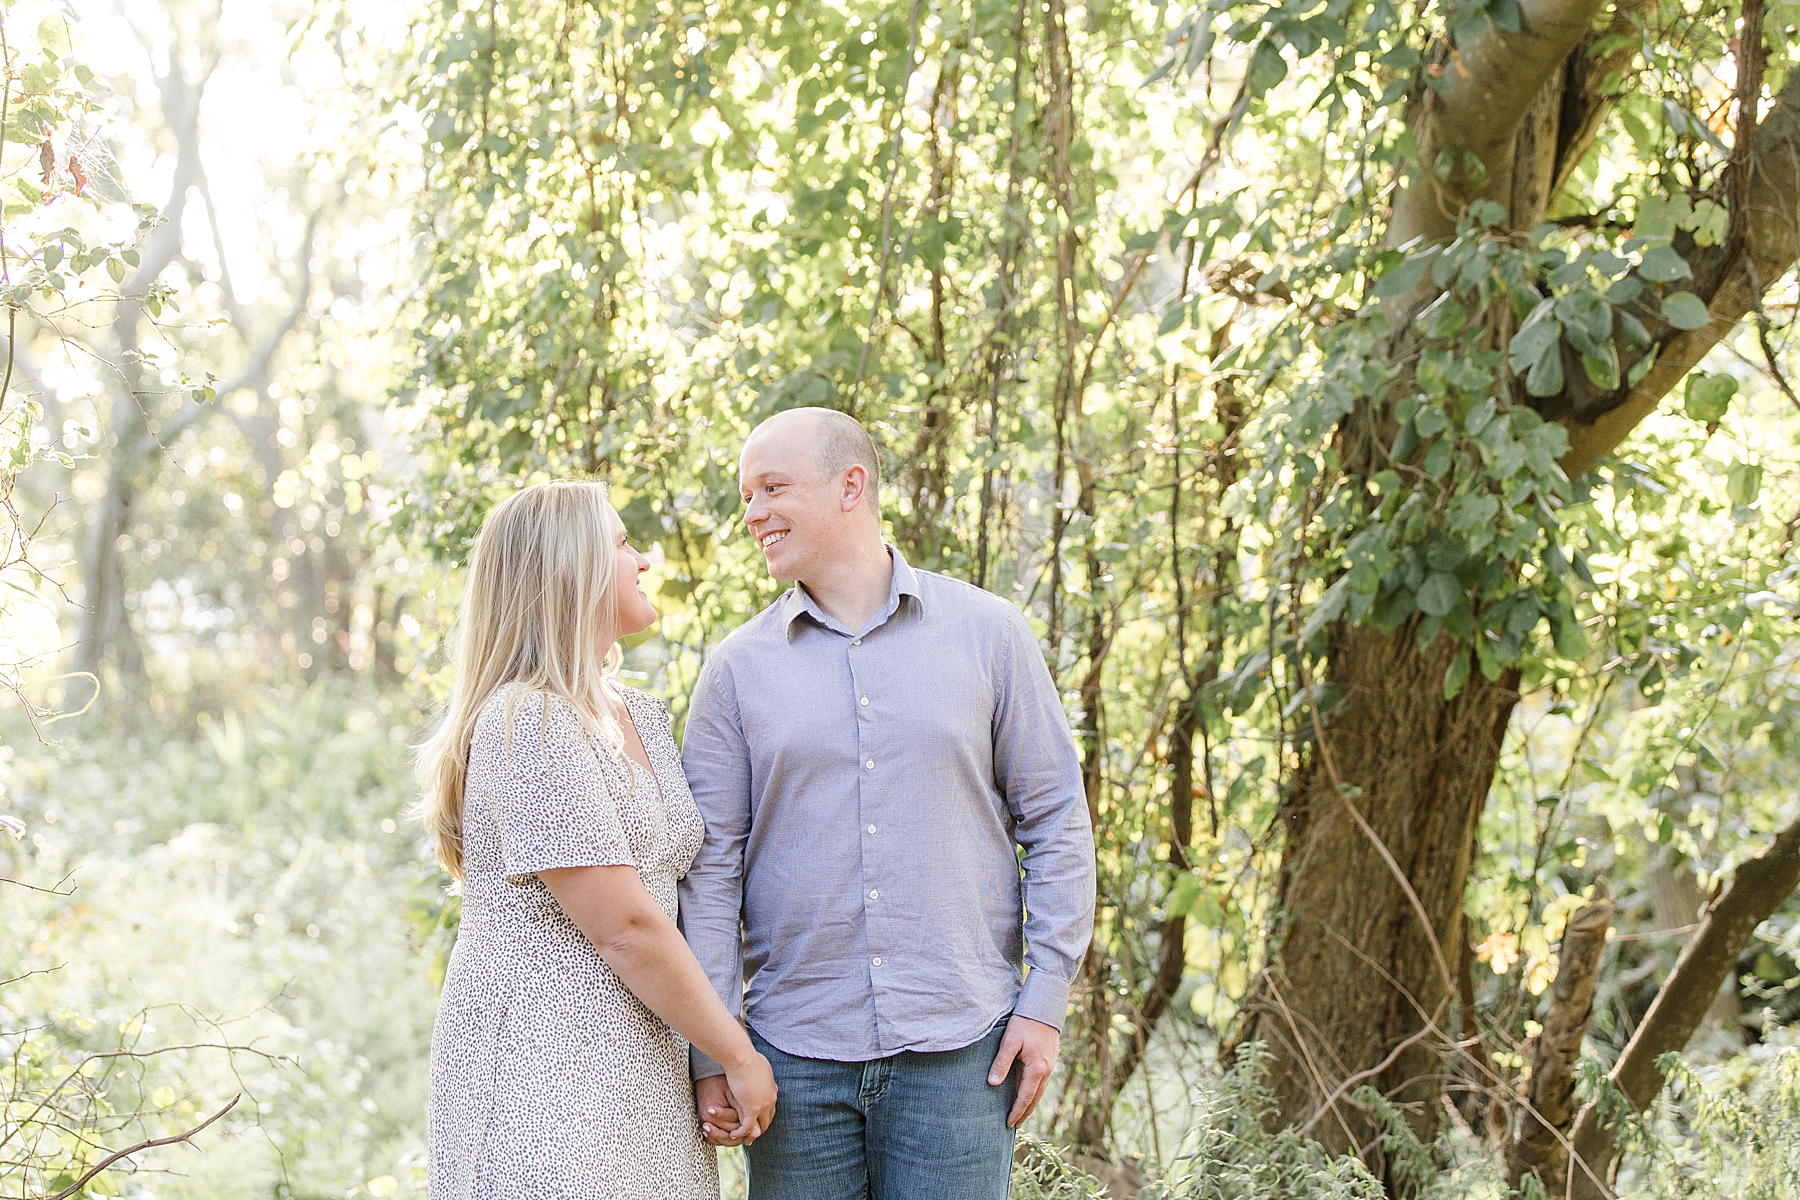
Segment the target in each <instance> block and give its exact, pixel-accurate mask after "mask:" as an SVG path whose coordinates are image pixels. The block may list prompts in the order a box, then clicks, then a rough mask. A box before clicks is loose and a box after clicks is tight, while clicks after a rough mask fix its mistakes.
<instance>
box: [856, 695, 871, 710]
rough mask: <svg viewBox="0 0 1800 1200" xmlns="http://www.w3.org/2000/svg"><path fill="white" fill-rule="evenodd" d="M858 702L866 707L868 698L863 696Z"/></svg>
mask: <svg viewBox="0 0 1800 1200" xmlns="http://www.w3.org/2000/svg"><path fill="white" fill-rule="evenodd" d="M858 703H860V704H862V705H864V706H865V707H866V706H867V705H868V703H869V698H868V697H867V696H864V697H863V698H862V699H861V700H860V701H859V702H858Z"/></svg>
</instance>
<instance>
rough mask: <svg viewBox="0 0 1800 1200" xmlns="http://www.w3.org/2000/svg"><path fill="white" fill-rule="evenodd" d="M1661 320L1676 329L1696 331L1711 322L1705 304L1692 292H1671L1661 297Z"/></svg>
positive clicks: (1710, 315)
mask: <svg viewBox="0 0 1800 1200" xmlns="http://www.w3.org/2000/svg"><path fill="white" fill-rule="evenodd" d="M1662 315H1663V320H1665V321H1667V322H1668V323H1669V324H1671V325H1673V326H1674V327H1675V328H1677V329H1698V328H1700V327H1701V326H1702V325H1705V324H1707V323H1708V322H1709V321H1711V320H1712V314H1711V313H1709V312H1707V311H1706V302H1705V301H1704V300H1702V299H1700V297H1698V296H1696V295H1694V293H1692V292H1672V293H1670V294H1669V295H1667V296H1664V297H1663V302H1662Z"/></svg>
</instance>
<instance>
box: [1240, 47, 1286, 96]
mask: <svg viewBox="0 0 1800 1200" xmlns="http://www.w3.org/2000/svg"><path fill="white" fill-rule="evenodd" d="M1287 73H1288V65H1287V59H1285V58H1283V57H1281V47H1279V46H1277V45H1276V44H1275V39H1274V37H1273V36H1270V37H1266V38H1264V39H1263V40H1262V41H1260V42H1258V43H1257V44H1256V53H1254V54H1252V55H1251V56H1250V69H1249V71H1248V72H1247V73H1246V74H1245V76H1244V87H1245V89H1246V90H1247V91H1248V92H1249V93H1250V94H1251V95H1252V96H1261V95H1263V94H1264V93H1266V92H1267V91H1268V90H1269V89H1270V88H1272V87H1274V86H1275V85H1276V84H1278V83H1280V82H1281V81H1282V80H1284V79H1286V78H1287Z"/></svg>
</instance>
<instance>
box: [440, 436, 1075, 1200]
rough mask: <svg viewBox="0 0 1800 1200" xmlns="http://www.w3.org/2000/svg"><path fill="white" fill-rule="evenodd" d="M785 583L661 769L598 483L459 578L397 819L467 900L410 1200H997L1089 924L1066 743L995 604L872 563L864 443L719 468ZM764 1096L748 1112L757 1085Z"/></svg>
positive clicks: (893, 563) (620, 532)
mask: <svg viewBox="0 0 1800 1200" xmlns="http://www.w3.org/2000/svg"><path fill="white" fill-rule="evenodd" d="M739 468H740V469H739V487H740V492H741V494H742V497H743V501H744V505H745V510H744V523H745V524H746V525H747V526H748V528H749V530H750V533H751V534H752V536H754V537H755V538H756V540H757V544H758V546H759V547H760V548H761V550H762V552H763V555H764V558H765V559H766V561H767V564H768V569H769V573H770V575H772V576H773V577H774V578H776V579H783V580H792V581H793V582H794V586H793V587H792V588H791V589H789V590H788V591H787V592H786V593H785V594H784V595H782V596H781V598H780V599H778V600H776V601H775V602H774V603H773V604H771V605H770V606H769V607H768V608H766V609H764V610H763V611H762V612H761V613H759V614H757V615H756V616H755V617H753V618H751V619H750V620H749V621H747V622H746V623H745V624H744V625H743V626H741V627H740V628H739V629H737V630H736V631H735V632H734V633H732V634H731V635H730V636H729V637H727V638H726V639H725V640H724V641H723V642H722V643H720V644H719V645H718V646H717V647H716V648H714V649H713V650H712V652H711V653H710V654H709V655H708V656H707V659H706V662H705V664H704V665H703V667H702V669H701V672H700V677H699V680H698V681H697V682H696V684H695V686H694V693H693V696H692V698H691V701H690V703H689V706H688V718H687V726H686V731H685V736H684V738H683V744H682V746H681V748H680V749H679V750H678V749H677V748H676V745H675V742H674V738H673V736H672V734H671V731H670V725H669V716H668V713H667V711H666V710H665V709H664V708H663V707H662V705H661V703H660V702H659V701H657V700H654V699H652V698H650V697H649V696H646V695H645V694H643V693H642V692H639V691H636V690H634V689H632V688H630V687H626V686H625V685H623V684H621V683H619V682H618V680H617V679H616V677H615V675H614V668H615V667H616V665H617V663H618V659H619V649H618V642H619V639H620V638H623V637H626V636H629V635H631V634H634V633H639V632H641V631H643V630H644V629H647V628H648V627H649V626H650V625H651V624H652V623H653V622H654V621H655V620H656V611H655V609H653V608H652V607H651V605H650V601H649V599H648V598H647V597H646V596H645V595H644V592H643V590H642V589H641V587H640V586H639V577H640V576H641V574H642V573H643V572H644V571H645V570H646V569H647V568H648V566H649V563H648V561H647V560H646V559H645V558H644V556H643V555H642V554H640V553H639V552H638V551H637V550H635V549H634V548H633V547H632V546H631V545H630V544H629V542H628V541H627V540H626V536H625V530H624V527H623V526H622V524H621V523H620V521H619V517H618V515H617V514H616V513H615V512H614V511H613V509H612V507H611V505H610V504H608V502H607V500H606V494H605V491H604V489H603V488H602V486H601V485H599V484H593V483H548V484H538V485H535V486H532V487H528V488H525V489H523V490H521V491H519V492H517V493H516V494H514V495H513V496H511V497H509V498H508V499H506V500H505V501H503V502H502V503H501V504H499V505H498V506H497V507H496V508H495V509H494V510H493V512H492V513H491V514H490V515H489V517H488V518H487V521H486V523H485V524H484V525H483V527H482V530H481V533H480V536H479V537H478V538H477V540H476V544H475V550H474V553H473V555H472V556H471V558H470V561H469V568H468V579H467V583H466V588H465V592H464V599H463V606H462V612H461V616H460V631H459V640H458V651H457V658H456V663H455V667H456V682H455V687H454V691H453V693H452V696H451V700H450V704H449V708H448V712H447V714H446V716H445V719H444V721H443V724H442V726H441V727H440V729H439V730H438V732H437V733H436V734H435V735H434V737H433V738H432V740H431V741H430V742H429V743H427V745H426V746H425V748H424V751H423V754H422V757H421V770H422V778H423V781H424V791H425V794H424V798H423V801H422V803H421V811H422V813H423V815H424V818H425V822H426V825H427V827H428V828H429V829H430V831H431V832H432V834H433V835H434V836H435V838H436V842H437V848H438V854H439V857H440V859H441V860H442V862H443V864H444V866H445V867H446V868H448V869H449V871H450V873H451V874H452V875H453V876H454V877H456V878H457V879H458V880H459V881H460V883H461V888H462V893H463V913H462V923H461V927H460V930H459V932H458V935H457V941H456V947H455V949H454V951H453V952H452V954H451V957H450V966H449V972H448V975H447V976H446V978H445V981H444V989H443V995H442V998H441V1000H440V1003H439V1009H438V1016H437V1024H436V1027H435V1030H434V1032H433V1035H432V1061H431V1098H430V1172H431V1195H432V1197H433V1200H602V1198H606V1200H611V1198H618V1200H706V1198H709V1197H716V1196H717V1195H718V1193H719V1181H718V1169H717V1164H716V1161H715V1157H714V1152H713V1149H712V1147H713V1146H735V1145H743V1146H745V1147H746V1157H747V1161H748V1172H749V1186H750V1195H751V1197H752V1198H753V1200H861V1198H864V1197H871V1198H873V1200H904V1198H910V1197H924V1196H930V1197H931V1198H932V1200H999V1198H1001V1197H1004V1196H1006V1195H1007V1192H1008V1187H1009V1181H1010V1178H1011V1171H1012V1150H1013V1138H1014V1130H1015V1129H1016V1128H1017V1127H1018V1125H1019V1123H1020V1122H1022V1121H1023V1120H1024V1119H1025V1118H1026V1116H1028V1115H1029V1114H1030V1112H1031V1110H1032V1108H1033V1107H1034V1106H1035V1105H1036V1104H1037V1102H1038V1099H1039V1097H1040V1096H1041V1095H1042V1094H1043V1091H1044V1088H1045V1085H1046V1083H1047V1081H1048V1078H1049V1075H1050V1072H1051V1070H1052V1068H1053V1067H1054V1066H1055V1064H1056V1056H1057V1049H1058V1039H1059V1036H1060V1035H1059V1030H1060V1029H1061V1027H1062V1023H1063V1017H1064V1013H1065V1010H1066V1009H1067V1007H1068V997H1069V985H1070V982H1071V980H1072V979H1073V978H1074V975H1075V971H1076V970H1077V968H1078V966H1079V964H1080V962H1081V959H1082V956H1083V955H1084V954H1085V953H1086V950H1087V945H1088V938H1089V936H1090V933H1091V931H1092V927H1093V913H1094V844H1093V833H1092V829H1091V827H1090V824H1089V816H1088V810H1087V803H1086V799H1085V796H1084V793H1083V789H1082V782H1081V775H1080V770H1079V766H1078V764H1077V761H1076V755H1075V747H1074V744H1073V741H1072V740H1071V738H1070V735H1069V729H1068V724H1067V721H1066V719H1065V717H1064V714H1063V709H1062V704H1061V701H1060V699H1059V697H1058V695H1057V691H1056V687H1055V685H1054V684H1053V682H1052V681H1051V678H1050V674H1049V671H1048V670H1047V669H1046V667H1045V665H1044V659H1043V656H1042V653H1041V652H1040V650H1039V648H1038V643H1037V640H1036V638H1035V637H1034V636H1033V634H1032V632H1031V628H1030V626H1029V625H1028V624H1027V623H1026V621H1025V618H1024V617H1023V616H1022V615H1021V614H1020V612H1019V611H1018V610H1017V609H1016V608H1014V607H1013V606H1012V605H1010V604H1008V603H1007V602H1005V601H1004V600H1001V599H998V598H996V597H994V596H992V595H990V594H988V593H987V592H984V591H982V590H980V589H978V588H975V587H973V586H971V585H969V584H965V583H961V582H959V581H956V580H953V579H950V578H947V577H945V576H942V575H937V574H933V573H931V572H927V571H920V570H916V569H914V568H913V567H911V566H909V565H908V564H907V563H906V561H905V559H903V558H902V557H901V556H900V554H899V552H898V551H896V550H894V549H893V548H892V547H890V546H887V545H885V544H884V543H883V541H882V533H881V518H880V512H879V509H878V505H877V500H876V495H877V489H878V486H879V482H880V480H879V474H880V465H879V459H878V458H877V456H876V452H875V446H874V443H873V442H872V441H871V439H870V437H869V435H868V433H867V432H866V431H865V430H864V429H863V427H862V426H861V425H860V424H858V423H857V422H856V421H855V420H854V419H852V418H851V417H849V416H847V415H845V414H843V413H838V412H834V411H831V410H828V409H793V410H789V411H787V412H783V413H780V414H778V415H776V416H775V417H772V418H770V419H769V420H768V421H765V422H764V423H763V424H761V425H760V426H758V427H757V428H756V430H755V431H754V432H753V433H752V434H751V436H750V438H749V440H748V441H747V442H746V443H745V445H744V448H743V453H742V456H741V458H740V460H739ZM778 1089H779V1100H777V1090H778Z"/></svg>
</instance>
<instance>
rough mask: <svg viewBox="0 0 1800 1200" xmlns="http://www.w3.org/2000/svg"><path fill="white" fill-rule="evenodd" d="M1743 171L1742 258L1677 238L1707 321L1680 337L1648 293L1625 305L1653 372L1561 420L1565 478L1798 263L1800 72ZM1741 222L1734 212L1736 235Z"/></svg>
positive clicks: (1624, 431)
mask: <svg viewBox="0 0 1800 1200" xmlns="http://www.w3.org/2000/svg"><path fill="white" fill-rule="evenodd" d="M1740 136H1742V135H1740ZM1749 164H1750V165H1749V172H1748V174H1749V184H1748V195H1749V200H1748V204H1747V207H1746V209H1745V211H1744V213H1743V214H1742V218H1741V219H1742V221H1743V223H1744V226H1745V235H1744V241H1743V247H1744V248H1743V253H1742V254H1741V255H1737V256H1732V255H1730V254H1728V253H1727V247H1725V246H1699V245H1696V244H1695V243H1694V240H1693V236H1692V235H1691V234H1687V233H1683V234H1682V235H1681V236H1679V237H1677V238H1676V240H1675V249H1676V250H1677V252H1679V253H1680V254H1681V256H1682V257H1683V258H1685V259H1686V260H1687V262H1688V265H1689V266H1690V267H1691V268H1692V269H1693V272H1694V278H1693V280H1692V281H1691V283H1689V284H1685V285H1683V286H1691V287H1692V288H1693V289H1694V290H1695V291H1697V292H1699V294H1700V295H1702V296H1707V295H1708V294H1709V293H1710V300H1709V303H1708V306H1707V307H1708V311H1709V312H1710V313H1711V314H1712V320H1711V321H1710V322H1709V323H1708V324H1706V325H1703V326H1701V327H1700V328H1699V329H1690V330H1687V331H1681V330H1677V329H1675V328H1674V327H1673V326H1671V325H1670V324H1669V323H1668V322H1667V321H1665V320H1663V319H1662V316H1661V310H1660V307H1659V302H1658V300H1657V299H1656V298H1655V297H1654V296H1653V295H1651V294H1649V293H1646V294H1645V296H1644V297H1642V298H1640V299H1639V300H1637V301H1634V302H1633V304H1632V306H1631V308H1632V309H1633V311H1634V314H1635V315H1636V316H1637V317H1638V319H1639V320H1641V321H1643V322H1644V325H1645V327H1646V328H1647V329H1649V330H1650V334H1651V339H1652V345H1653V346H1655V347H1656V362H1655V365H1653V366H1652V367H1651V368H1650V370H1649V371H1648V372H1647V373H1646V374H1645V375H1644V377H1643V379H1642V380H1640V381H1639V383H1638V384H1637V386H1636V387H1634V388H1631V389H1630V391H1628V392H1609V393H1606V394H1605V395H1604V396H1597V397H1593V398H1592V399H1591V400H1590V401H1588V402H1586V403H1583V402H1581V401H1579V400H1578V401H1576V402H1574V403H1573V404H1571V405H1570V406H1569V410H1568V411H1567V412H1566V413H1564V414H1561V416H1562V419H1563V423H1564V425H1565V426H1566V427H1567V428H1568V431H1569V451H1568V453H1567V454H1565V455H1563V458H1562V462H1561V466H1562V469H1563V471H1564V472H1565V473H1566V474H1568V475H1569V476H1570V477H1571V478H1573V477H1574V476H1576V475H1579V474H1581V473H1582V472H1584V471H1586V470H1587V469H1588V468H1589V467H1591V466H1593V465H1594V463H1595V461H1596V460H1598V459H1599V458H1600V457H1601V456H1603V455H1606V454H1610V453H1611V452H1612V451H1613V449H1614V448H1615V447H1616V446H1618V444H1619V443H1620V442H1622V441H1624V440H1625V438H1626V436H1627V435H1629V434H1630V433H1631V431H1632V430H1633V429H1634V428H1636V427H1637V424H1638V422H1640V421H1642V420H1643V419H1644V418H1645V417H1647V416H1649V415H1650V414H1651V413H1652V412H1654V411H1655V410H1656V406H1657V405H1658V404H1659V403H1661V401H1662V398H1663V397H1664V396H1666V395H1667V394H1668V393H1669V392H1670V391H1671V390H1673V389H1674V387H1675V385H1676V384H1677V383H1679V382H1680V381H1681V379H1682V377H1683V376H1684V375H1686V374H1687V373H1688V372H1689V371H1691V370H1693V369H1694V367H1695V366H1696V365H1698V364H1699V362H1700V360H1701V359H1703V358H1705V357H1706V355H1707V352H1708V351H1710V350H1711V349H1712V348H1713V347H1714V346H1715V345H1717V344H1718V343H1719V342H1720V341H1722V340H1723V339H1724V338H1725V337H1726V336H1727V335H1729V334H1730V333H1731V331H1732V330H1733V329H1734V328H1736V326H1737V323H1738V322H1739V321H1740V320H1742V319H1743V318H1744V316H1745V315H1746V314H1748V313H1750V312H1753V311H1755V309H1756V308H1757V307H1758V306H1759V303H1760V300H1761V293H1762V291H1763V288H1764V287H1766V286H1768V285H1771V284H1773V283H1774V282H1775V281H1776V280H1778V279H1780V278H1781V277H1782V276H1784V275H1786V274H1787V273H1788V271H1789V270H1791V269H1792V268H1793V266H1794V262H1795V260H1796V258H1800V71H1790V72H1789V73H1788V78H1787V83H1786V84H1785V85H1784V86H1783V87H1782V89H1781V94H1780V95H1779V96H1777V97H1776V98H1775V104H1774V107H1773V108H1771V109H1770V110H1769V115H1768V116H1767V117H1765V118H1764V119H1763V121H1762V124H1761V125H1760V126H1759V127H1758V128H1757V131H1756V133H1755V142H1754V146H1753V148H1752V151H1751V154H1750V158H1749ZM1735 175H1736V171H1735V168H1733V170H1732V171H1730V172H1728V175H1727V178H1728V181H1729V183H1732V184H1734V183H1735V182H1736V181H1735ZM1739 219H1740V218H1739V215H1738V214H1737V213H1736V212H1734V213H1733V214H1732V223H1733V225H1734V227H1735V226H1736V224H1737V222H1738V221H1739ZM1620 365H1621V368H1622V369H1629V367H1630V366H1631V364H1630V363H1627V362H1622V363H1621V364H1620Z"/></svg>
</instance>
